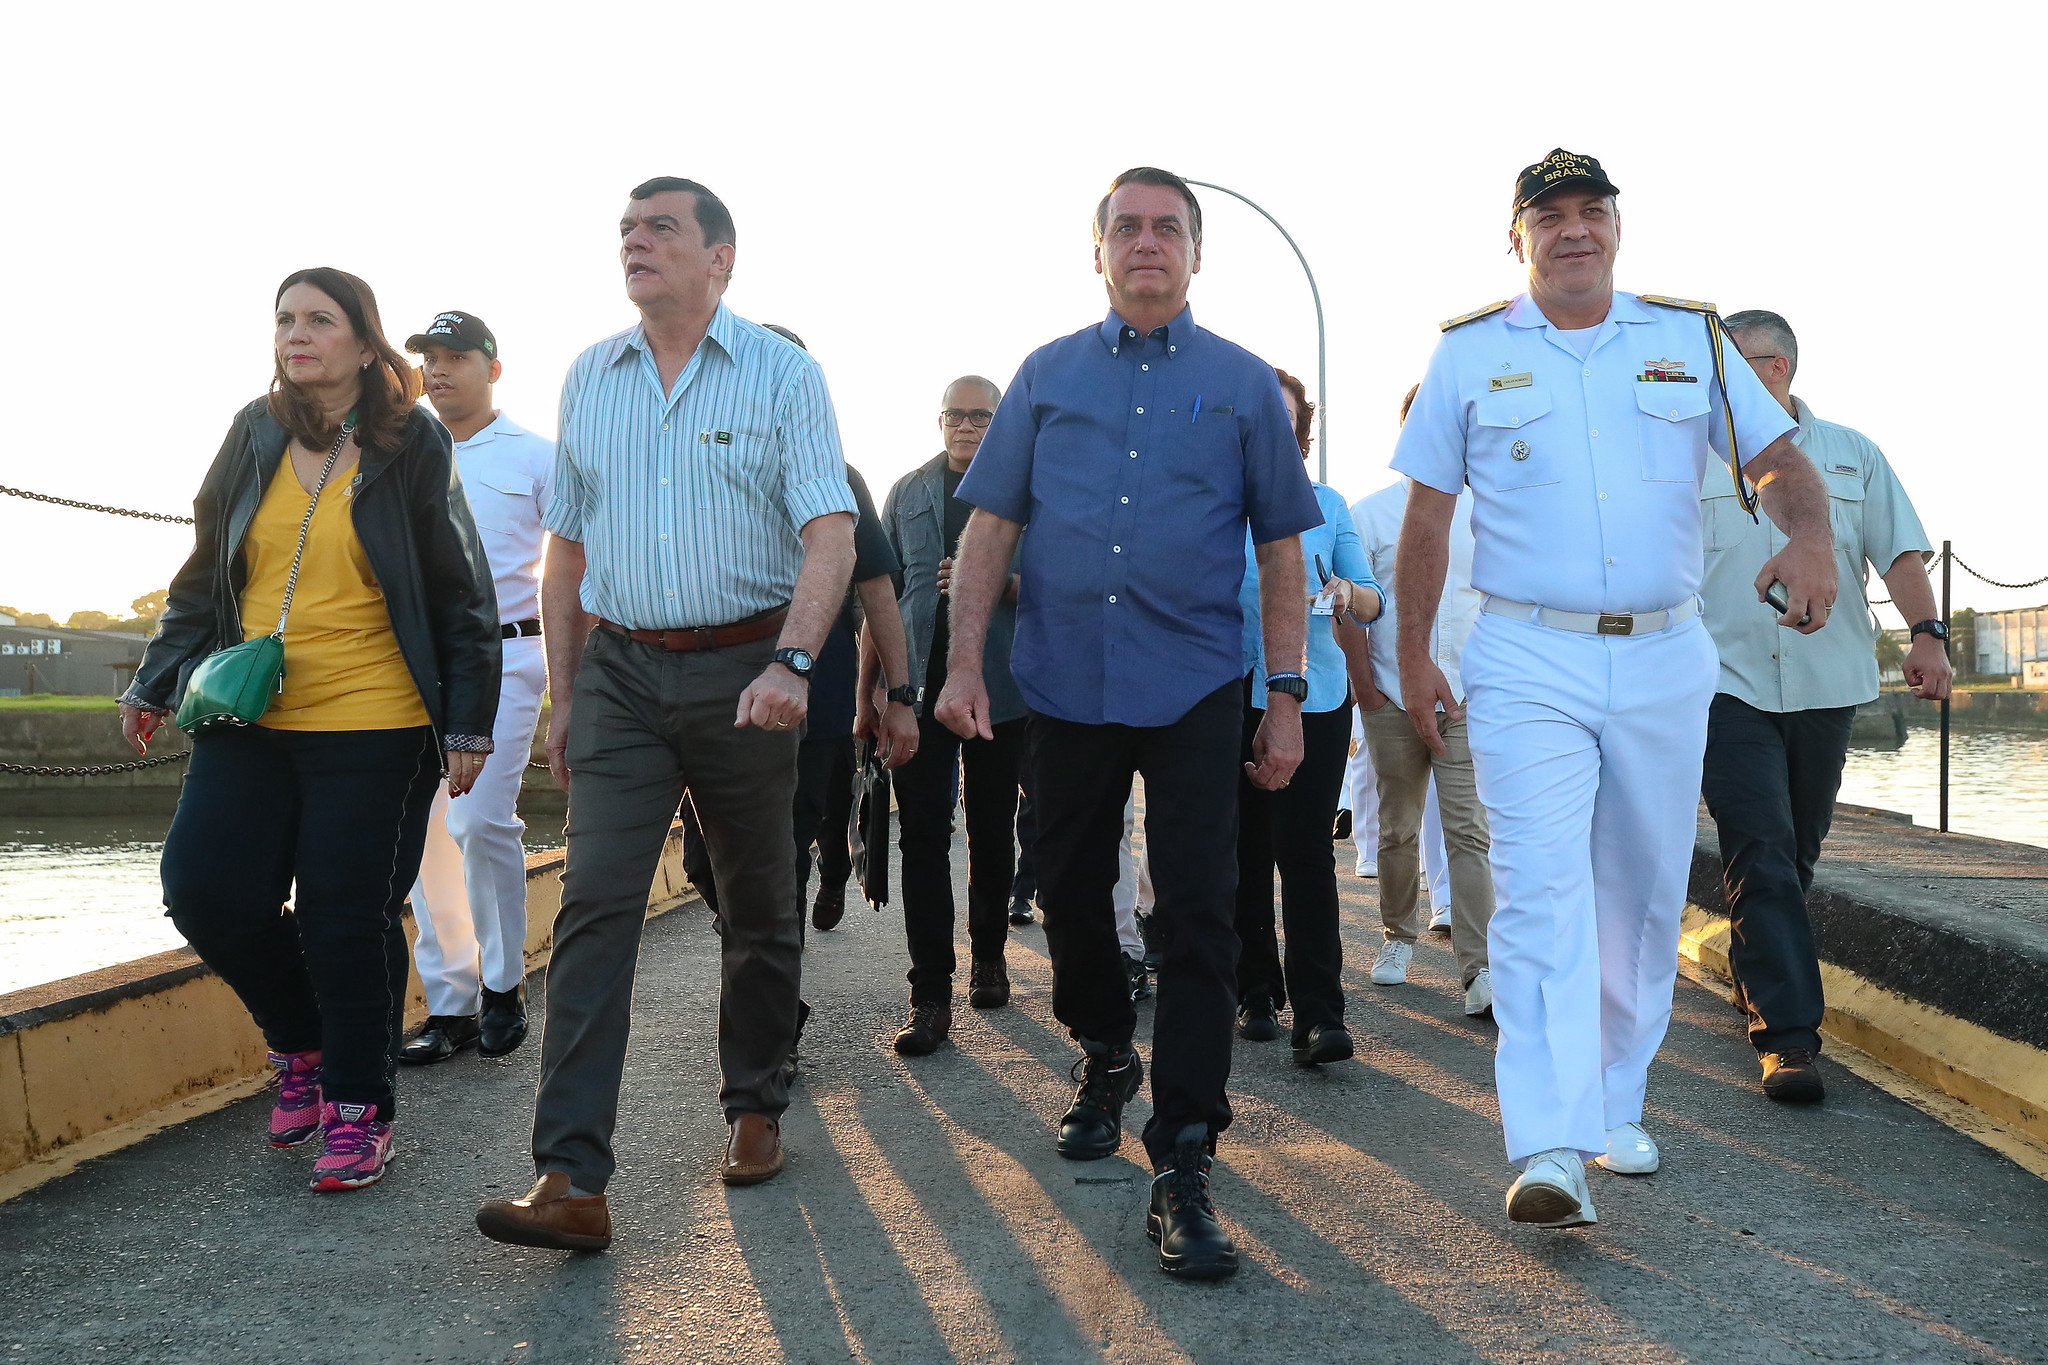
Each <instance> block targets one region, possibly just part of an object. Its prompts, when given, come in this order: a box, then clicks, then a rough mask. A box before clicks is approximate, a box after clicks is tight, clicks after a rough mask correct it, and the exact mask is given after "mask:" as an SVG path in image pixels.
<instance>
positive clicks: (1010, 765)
mask: <svg viewBox="0 0 2048 1365" xmlns="http://www.w3.org/2000/svg"><path fill="white" fill-rule="evenodd" d="M991 728H992V729H994V731H995V738H994V739H968V740H963V739H961V738H960V736H958V735H956V734H954V733H953V732H952V731H951V730H949V729H947V728H946V727H945V726H944V725H941V724H940V723H939V722H938V721H936V720H934V719H932V718H931V717H929V716H925V717H921V718H920V719H919V720H918V723H917V729H918V740H917V754H916V755H915V756H914V757H913V758H912V759H911V760H910V761H909V762H908V763H906V764H904V765H903V766H902V767H901V768H898V769H897V770H896V815H897V819H898V820H899V821H900V823H901V832H900V833H899V835H898V836H897V841H896V846H897V847H898V848H900V849H902V850H903V928H904V932H905V934H906V935H907V936H908V938H909V940H910V999H911V1002H912V1003H913V1004H925V1003H932V1004H937V1003H942V1002H944V1001H948V1000H951V999H952V997H953V968H954V958H953V863H952V850H953V833H952V823H953V782H954V775H955V773H956V771H958V770H964V771H965V774H966V776H965V781H964V782H963V785H962V788H961V796H962V798H963V804H965V806H966V807H967V941H968V946H969V948H970V949H971V950H972V952H973V954H974V956H975V957H977V958H1000V957H1001V956H1002V955H1003V944H1004V942H1005V940H1007V939H1008V938H1009V935H1010V920H1009V909H1010V878H1011V876H1012V875H1013V874H1014V873H1015V871H1016V846H1015V844H1013V843H1012V842H1011V835H1012V832H1013V831H1014V830H1015V828H1016V821H1017V766H1018V764H1019V763H1020V762H1021V760H1022V754H1023V749H1024V722H1023V721H1022V720H1009V721H1004V722H1003V723H1002V724H1000V725H997V726H993V727H991ZM956 758H957V765H956Z"/></svg>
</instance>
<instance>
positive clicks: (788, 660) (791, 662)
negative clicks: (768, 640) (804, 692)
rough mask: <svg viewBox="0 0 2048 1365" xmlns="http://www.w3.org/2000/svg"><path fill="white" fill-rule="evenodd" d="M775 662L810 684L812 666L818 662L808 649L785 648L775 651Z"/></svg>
mask: <svg viewBox="0 0 2048 1365" xmlns="http://www.w3.org/2000/svg"><path fill="white" fill-rule="evenodd" d="M775 662H776V663H779V664H781V665H782V666H783V667H784V668H786V669H788V670H789V671H790V672H792V673H794V674H796V675H797V676H798V677H799V678H802V679H804V680H805V681H806V682H808V681H810V677H811V666H812V665H813V664H814V663H816V662H817V660H816V659H814V658H812V656H811V651H809V650H808V649H789V648H784V649H778V650H776V651H775Z"/></svg>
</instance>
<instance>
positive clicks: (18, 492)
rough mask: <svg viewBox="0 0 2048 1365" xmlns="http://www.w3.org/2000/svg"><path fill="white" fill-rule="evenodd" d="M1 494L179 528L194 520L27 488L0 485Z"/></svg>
mask: <svg viewBox="0 0 2048 1365" xmlns="http://www.w3.org/2000/svg"><path fill="white" fill-rule="evenodd" d="M0 493H5V494H7V495H9V496H10V497H16V498H27V499H28V500H29V501H30V502H47V503H49V504H50V505H51V506H53V507H76V508H77V509H78V510H79V511H81V512H105V513H107V514H108V515H110V516H116V517H134V518H136V519H137V520H140V521H167V522H170V523H172V524H173V525H177V526H190V525H191V524H192V518H190V517H174V516H170V515H168V514H166V513H163V512H136V511H132V510H130V509H129V508H126V507H102V506H100V504H98V503H96V502H73V501H72V500H71V499H70V498H53V497H51V496H50V495H49V494H48V493H31V492H29V491H28V490H27V489H25V488H9V487H7V486H6V485H5V484H0Z"/></svg>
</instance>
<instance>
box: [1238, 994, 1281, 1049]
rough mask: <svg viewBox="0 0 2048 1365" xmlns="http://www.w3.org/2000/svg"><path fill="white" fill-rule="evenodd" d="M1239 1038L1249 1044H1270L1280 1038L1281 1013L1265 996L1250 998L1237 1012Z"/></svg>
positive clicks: (1247, 998)
mask: <svg viewBox="0 0 2048 1365" xmlns="http://www.w3.org/2000/svg"><path fill="white" fill-rule="evenodd" d="M1237 1036H1238V1037H1240V1038H1242V1039H1244V1040H1245V1041H1246V1042H1247V1043H1270V1042H1272V1041H1273V1040H1274V1039H1275V1038H1278V1037H1279V1036H1280V1011H1279V1010H1278V1009H1276V1008H1275V1007H1274V1005H1273V1002H1272V1000H1271V999H1269V998H1268V997H1266V996H1264V995H1253V996H1248V997H1246V999H1245V1002H1244V1004H1242V1005H1240V1006H1238V1010H1237Z"/></svg>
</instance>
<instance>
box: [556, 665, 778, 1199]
mask: <svg viewBox="0 0 2048 1365" xmlns="http://www.w3.org/2000/svg"><path fill="white" fill-rule="evenodd" d="M774 652H775V641H774V639H773V637H770V638H769V639H765V640H760V641H757V642H755V643H753V644H747V645H738V646H735V647H733V648H731V649H719V650H703V651H697V652H692V653H670V652H668V651H667V650H663V649H660V648H657V647H655V646H651V645H643V644H638V643H635V642H634V641H631V640H627V639H624V638H622V637H620V636H617V635H613V634H611V633H610V632H608V631H602V630H599V631H593V632H592V633H591V636H590V641H589V644H588V645H587V646H586V647H585V649H584V654H583V667H582V670H581V671H580V672H579V673H578V674H577V677H576V692H575V702H574V705H573V707H572V708H571V711H570V715H569V745H568V758H569V769H570V779H569V827H568V845H569V854H568V866H567V868H566V869H565V870H564V872H563V874H562V909H561V913H560V915H559V916H558V917H557V918H556V920H555V946H554V957H553V960H552V962H551V963H550V964H549V967H548V1000H547V1026H546V1031H545V1033H544V1034H543V1036H542V1041H541V1063H540V1094H539V1095H538V1097H537V1098H536V1100H535V1103H534V1115H533V1160H534V1167H535V1169H536V1171H537V1172H539V1173H540V1174H543V1175H544V1174H546V1173H547V1172H549V1171H563V1172H566V1173H567V1174H568V1176H569V1178H570V1180H571V1181H572V1182H573V1183H574V1184H576V1185H577V1186H578V1187H580V1188H582V1189H586V1190H590V1191H592V1192H593V1193H596V1192H599V1191H602V1190H603V1189H604V1187H605V1185H606V1184H607V1183H608V1182H609V1181H610V1179H611V1176H612V1172H613V1170H614V1169H615V1166H616V1163H615V1161H614V1160H613V1156H612V1133H613V1130H614V1129H615V1128H616V1127H617V1125H618V1116H619V1083H620V1079H621V1077H622V1076H623V1074H624V1072H625V1065H626V1036H627V1033H628V1031H629V1029H630V1027H631V1024H632V1008H633V973H634V968H635V966H636V964H637V961H638V958H639V954H640V932H641V927H642V926H643V924H644V923H645V922H646V914H647V891H648V887H649V886H650V885H651V884H652V883H653V880H654V872H655V868H656V866H657V865H658V863H659V861H660V858H661V849H662V842H663V840H664V839H666V837H667V835H668V829H669V824H670V822H671V821H672V820H673V819H674V818H675V813H676V807H677V805H678V804H679V803H680V801H681V799H682V796H683V793H684V791H685V790H687V791H688V792H689V793H690V794H691V796H692V798H693V800H694V803H695V805H696V808H697V814H698V817H699V819H700V820H701V821H702V823H703V827H704V840H705V844H706V845H707V847H708V849H709V851H710V855H711V866H712V870H713V872H714V873H715V875H716V877H717V881H718V889H719V904H720V914H719V918H720V933H721V939H722V946H721V953H722V961H721V972H720V989H719V1000H718V1061H719V1070H720V1072H721V1074H722V1076H723V1078H724V1084H723V1085H722V1086H721V1088H720V1090H719V1102H720V1103H721V1104H722V1105H723V1106H724V1109H725V1115H726V1120H727V1122H731V1121H732V1119H733V1118H734V1117H736V1116H737V1115H739V1114H742V1113H749V1112H752V1113H761V1114H768V1115H770V1116H778V1115H780V1114H781V1113H782V1111H783V1110H784V1109H785V1108H787V1107H788V1105H789V1090H788V1086H787V1085H786V1083H785V1082H784V1080H783V1076H782V1062H783V1059H784V1058H785V1057H786V1056H788V1055H789V1050H790V1047H791V1045H792V1044H793V1043H794V1041H795V1030H796V1014H797V990H798V986H799V978H800V975H801V971H802V964H803V941H802V938H801V936H800V931H799V927H798V920H797V917H798V915H799V914H800V913H801V911H800V907H799V906H798V904H797V887H796V869H795V867H794V865H793V864H792V862H791V860H790V856H789V811H790V802H791V800H792V798H793V797H794V795H795V792H796V754H797V743H798V739H799V737H800V735H801V733H802V731H801V729H800V728H799V729H790V730H786V731H780V732H777V731H773V730H762V729H758V728H756V727H754V726H748V727H747V728H745V729H735V728H733V714H734V712H735V711H736V710H737V709H738V704H739V695H740V693H741V692H743V691H744V690H746V687H747V685H748V684H749V683H751V682H752V681H753V680H754V679H755V678H756V677H758V676H759V675H760V672H761V670H762V669H763V668H765V667H766V666H767V665H768V662H769V660H770V659H771V657H772V656H773V655H774Z"/></svg>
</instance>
